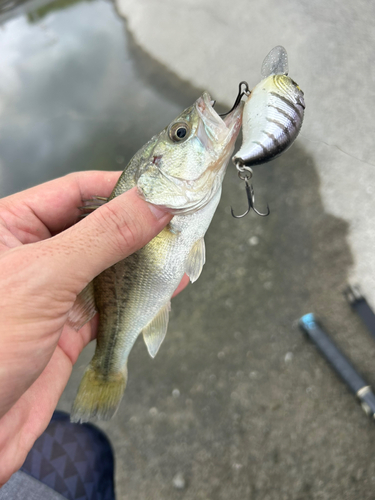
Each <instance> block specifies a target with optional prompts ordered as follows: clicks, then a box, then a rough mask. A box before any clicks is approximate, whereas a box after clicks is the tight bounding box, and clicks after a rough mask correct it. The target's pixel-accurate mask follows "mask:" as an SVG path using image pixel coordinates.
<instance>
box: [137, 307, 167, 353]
mask: <svg viewBox="0 0 375 500" xmlns="http://www.w3.org/2000/svg"><path fill="white" fill-rule="evenodd" d="M170 310H171V303H170V302H168V304H166V305H165V306H164V307H163V308H162V309H160V311H159V312H158V314H157V315H156V316H155V318H154V319H152V320H151V321H150V323H149V324H148V325H147V326H146V328H144V329H143V331H142V333H143V338H144V341H145V344H146V347H147V350H148V353H149V355H150V356H151V357H152V358H154V357H155V356H156V354H157V352H158V350H159V348H160V346H161V344H162V342H163V340H164V338H165V335H166V333H167V328H168V321H169V311H170Z"/></svg>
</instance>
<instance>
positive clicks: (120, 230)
mask: <svg viewBox="0 0 375 500" xmlns="http://www.w3.org/2000/svg"><path fill="white" fill-rule="evenodd" d="M118 177H119V173H118V172H81V173H76V174H70V175H68V176H66V177H63V178H61V179H57V180H55V181H51V182H48V183H46V184H42V185H40V186H37V187H35V188H32V189H29V190H26V191H23V192H21V193H18V194H15V195H12V196H9V197H7V198H4V199H2V200H0V312H1V314H0V317H1V334H0V486H1V485H2V484H4V483H5V482H6V481H7V480H8V479H9V477H10V476H11V474H13V473H14V472H15V471H17V470H18V469H19V468H20V467H21V465H22V464H23V462H24V460H25V458H26V456H27V453H28V452H29V451H30V449H31V447H32V445H33V444H34V442H35V440H36V439H37V438H38V437H39V436H40V434H41V433H42V432H43V431H44V429H45V428H46V427H47V425H48V423H49V421H50V418H51V416H52V413H53V411H54V409H55V407H56V405H57V402H58V400H59V398H60V396H61V394H62V392H63V390H64V388H65V386H66V384H67V381H68V379H69V376H70V373H71V371H72V367H73V365H74V363H75V362H76V360H77V358H78V356H79V354H80V352H81V351H82V349H83V348H84V347H85V346H86V345H87V344H88V343H89V342H90V340H92V339H93V338H95V336H96V328H97V317H95V318H94V319H93V320H92V321H91V322H89V323H88V324H86V325H85V326H84V327H83V328H81V330H80V331H79V332H76V331H75V330H73V329H72V328H70V327H69V326H67V325H66V320H67V317H68V313H69V310H70V309H71V307H72V305H73V303H74V301H75V299H76V297H77V295H78V294H79V293H80V292H81V291H82V289H83V288H84V287H85V286H86V285H87V284H88V283H89V282H90V281H91V280H92V279H93V278H94V277H95V276H97V275H98V274H99V273H100V272H102V271H103V270H104V269H106V268H107V267H110V266H111V265H113V264H114V263H116V262H118V261H119V260H121V259H123V258H125V257H126V256H128V255H130V254H131V253H133V252H134V251H136V250H137V249H139V248H141V247H142V246H144V245H145V244H146V243H148V242H149V241H150V240H151V239H152V238H153V237H154V236H156V234H157V233H159V232H160V231H161V230H162V229H163V227H164V226H165V225H166V224H167V223H168V222H169V221H170V219H171V218H172V217H171V215H170V214H167V213H166V212H163V211H161V210H160V209H158V208H156V207H154V206H152V205H149V204H147V203H146V202H145V201H143V200H141V199H140V198H139V197H138V195H137V191H136V189H132V190H130V191H128V192H127V193H125V194H123V195H121V196H119V197H117V198H115V199H114V200H112V201H110V202H109V203H107V204H105V205H103V206H102V207H100V208H99V209H97V210H96V211H95V212H93V213H92V214H91V215H90V216H89V217H86V218H85V219H83V220H82V221H80V222H79V223H78V224H76V225H73V224H74V223H75V222H76V220H77V218H78V216H79V215H80V210H79V208H78V207H79V206H81V205H82V200H85V199H90V198H92V197H93V196H95V195H98V194H100V195H101V196H109V195H110V193H111V192H112V190H113V187H114V184H115V183H116V181H117V179H118ZM187 282H188V279H187V277H186V276H185V278H184V280H183V281H182V282H181V285H180V286H179V287H178V289H177V290H176V293H178V292H179V291H180V290H181V289H182V288H184V286H186V284H187Z"/></svg>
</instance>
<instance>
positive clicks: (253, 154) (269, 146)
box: [233, 47, 305, 166]
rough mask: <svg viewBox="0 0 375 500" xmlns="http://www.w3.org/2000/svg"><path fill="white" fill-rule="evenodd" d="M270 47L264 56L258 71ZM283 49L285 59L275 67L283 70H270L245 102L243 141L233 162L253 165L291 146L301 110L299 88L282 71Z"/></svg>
mask: <svg viewBox="0 0 375 500" xmlns="http://www.w3.org/2000/svg"><path fill="white" fill-rule="evenodd" d="M275 49H279V51H280V49H283V48H281V47H275ZM275 49H273V51H275ZM273 51H271V52H270V54H269V55H268V56H267V57H266V59H265V61H264V63H263V67H262V73H263V70H264V67H265V65H266V66H267V64H266V63H267V62H268V60H269V58H270V56H271V55H272V52H273ZM283 51H284V52H283V53H282V55H283V57H284V59H285V61H286V62H285V64H284V66H283V67H282V68H281V69H280V65H279V66H278V70H279V71H280V70H282V69H283V70H284V71H285V73H284V74H274V73H272V74H270V75H269V76H267V77H266V78H264V79H263V80H262V81H261V82H260V83H259V84H258V85H257V86H256V87H255V88H254V89H253V90H252V92H251V93H250V95H249V97H248V99H247V101H246V102H245V107H244V111H243V125H242V135H243V142H242V146H241V148H240V150H239V151H238V152H237V153H236V155H235V156H234V157H233V161H234V162H235V163H239V164H241V165H248V166H253V165H259V164H261V163H265V162H267V161H270V160H272V159H273V158H275V157H276V156H278V155H280V154H281V153H282V152H283V151H285V150H286V149H287V148H288V147H289V146H291V145H292V143H293V141H294V140H295V139H296V137H297V135H298V133H299V131H300V130H301V127H302V122H303V116H304V110H305V101H304V97H303V92H302V90H301V89H300V88H299V86H298V85H297V84H296V83H295V82H294V81H293V80H292V79H291V78H290V77H289V76H287V74H286V72H287V55H286V51H285V49H283ZM269 66H270V65H269V62H268V67H269ZM271 70H272V68H271Z"/></svg>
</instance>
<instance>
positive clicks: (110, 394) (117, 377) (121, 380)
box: [70, 365, 128, 423]
mask: <svg viewBox="0 0 375 500" xmlns="http://www.w3.org/2000/svg"><path fill="white" fill-rule="evenodd" d="M127 376H128V373H127V368H126V365H125V367H124V369H123V370H122V371H119V372H117V373H110V374H109V375H105V376H104V375H103V374H102V373H100V372H99V371H98V370H95V369H94V368H93V367H92V366H91V365H89V366H88V367H87V368H86V371H85V373H84V375H83V377H82V380H81V383H80V386H79V389H78V393H77V396H76V398H75V400H74V403H73V407H72V412H71V415H70V421H71V422H80V423H82V422H87V421H88V420H89V419H91V418H93V417H97V418H98V419H99V420H110V419H111V418H112V417H113V415H114V414H115V413H116V411H117V409H118V407H119V405H120V402H121V399H122V396H123V393H124V390H125V387H126V381H127V378H128V377H127Z"/></svg>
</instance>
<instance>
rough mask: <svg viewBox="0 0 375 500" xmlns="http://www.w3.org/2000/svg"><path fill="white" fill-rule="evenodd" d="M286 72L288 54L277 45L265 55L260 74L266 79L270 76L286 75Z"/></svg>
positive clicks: (287, 69)
mask: <svg viewBox="0 0 375 500" xmlns="http://www.w3.org/2000/svg"><path fill="white" fill-rule="evenodd" d="M288 71H289V68H288V53H287V51H286V50H285V49H284V47H282V46H281V45H277V47H274V48H273V49H272V50H271V51H270V52H269V53H268V54H267V55H266V57H265V59H264V61H263V64H262V70H261V74H262V76H263V78H267V76H270V75H287V74H288Z"/></svg>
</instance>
